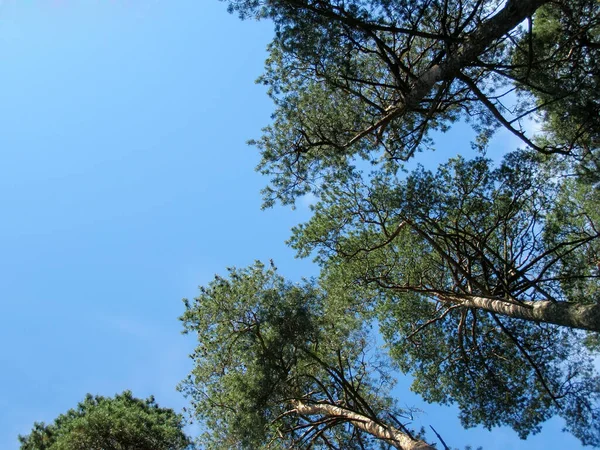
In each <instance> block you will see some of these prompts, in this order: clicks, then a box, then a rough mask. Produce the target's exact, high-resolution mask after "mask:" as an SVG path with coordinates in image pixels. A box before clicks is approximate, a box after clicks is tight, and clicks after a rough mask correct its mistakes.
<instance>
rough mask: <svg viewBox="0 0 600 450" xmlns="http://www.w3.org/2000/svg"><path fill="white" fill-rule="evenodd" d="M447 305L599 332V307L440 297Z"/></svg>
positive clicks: (455, 296) (546, 302)
mask: <svg viewBox="0 0 600 450" xmlns="http://www.w3.org/2000/svg"><path fill="white" fill-rule="evenodd" d="M438 298H439V299H440V300H441V301H442V302H444V303H452V304H455V305H463V306H465V307H467V308H475V309H482V310H484V311H490V312H493V313H496V314H501V315H503V316H507V317H513V318H515V319H523V320H530V321H533V322H543V323H552V324H554V325H561V326H564V327H569V328H578V329H581V330H589V331H596V332H600V304H599V303H595V304H587V305H585V304H583V305H582V304H578V303H567V302H550V301H547V300H540V301H523V302H516V301H514V302H511V301H506V300H502V299H497V298H489V297H479V296H476V295H469V296H458V295H439V296H438Z"/></svg>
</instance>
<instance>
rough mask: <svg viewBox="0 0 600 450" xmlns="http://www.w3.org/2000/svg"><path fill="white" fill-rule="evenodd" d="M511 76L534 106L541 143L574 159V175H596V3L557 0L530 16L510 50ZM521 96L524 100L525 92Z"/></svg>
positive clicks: (599, 32) (599, 108) (599, 141)
mask: <svg viewBox="0 0 600 450" xmlns="http://www.w3.org/2000/svg"><path fill="white" fill-rule="evenodd" d="M514 58H515V61H516V62H517V63H518V64H519V66H518V68H516V69H515V71H514V74H513V76H514V77H515V78H516V79H517V80H518V83H517V86H518V87H519V89H520V91H521V93H522V94H529V95H531V96H533V98H534V99H535V101H536V102H537V106H538V107H539V108H540V114H541V116H542V117H541V119H542V130H543V131H544V132H545V133H543V134H542V136H541V138H540V142H541V143H542V144H543V145H547V146H549V147H554V148H556V149H557V150H559V154H562V155H563V156H565V155H566V156H570V157H571V158H567V160H571V161H572V160H575V162H576V169H577V171H578V173H579V175H581V176H583V177H584V178H586V179H587V180H588V181H592V182H596V183H597V182H598V181H600V177H599V175H598V174H599V173H600V155H599V154H598V147H599V145H600V101H599V99H598V92H600V68H599V66H598V63H597V62H598V60H600V4H599V3H598V2H597V1H595V0H579V1H576V2H557V3H552V4H549V5H546V6H544V7H543V8H541V9H540V10H539V11H538V13H537V14H536V16H535V19H534V21H533V28H532V30H531V33H528V34H527V35H525V36H523V39H522V41H521V43H520V45H519V46H518V47H517V48H516V49H515V51H514ZM521 100H522V101H523V102H526V100H527V95H522V96H521Z"/></svg>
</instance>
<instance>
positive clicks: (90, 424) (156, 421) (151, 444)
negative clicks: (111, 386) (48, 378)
mask: <svg viewBox="0 0 600 450" xmlns="http://www.w3.org/2000/svg"><path fill="white" fill-rule="evenodd" d="M19 441H20V442H21V449H22V450H107V449H111V450H134V449H139V450H148V449H153V450H183V449H188V448H191V443H190V440H189V439H188V437H187V436H186V435H185V434H184V433H183V418H182V417H181V416H179V415H178V414H175V412H173V410H171V409H168V408H160V407H159V406H158V404H157V403H156V402H155V401H154V398H153V397H150V398H148V399H146V400H141V399H137V398H135V397H133V396H132V394H131V392H129V391H125V392H123V393H122V394H118V395H116V396H115V397H113V398H110V397H101V396H92V395H90V394H88V395H87V397H86V398H85V400H84V401H83V402H81V403H79V405H77V408H76V409H71V410H69V411H67V412H66V413H65V414H61V415H60V416H58V417H57V418H56V420H55V421H54V422H53V423H52V424H49V425H45V424H44V423H35V425H34V427H33V429H32V431H31V433H30V434H29V435H27V436H19Z"/></svg>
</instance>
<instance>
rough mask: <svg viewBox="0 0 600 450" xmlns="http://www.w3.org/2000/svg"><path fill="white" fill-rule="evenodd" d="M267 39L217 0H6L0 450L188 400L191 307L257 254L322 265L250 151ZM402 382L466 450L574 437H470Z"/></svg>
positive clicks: (0, 19) (299, 217)
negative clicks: (90, 401) (59, 424)
mask: <svg viewBox="0 0 600 450" xmlns="http://www.w3.org/2000/svg"><path fill="white" fill-rule="evenodd" d="M271 33H272V29H271V27H270V26H269V24H268V23H256V22H241V21H239V20H238V19H237V17H235V16H231V15H229V14H227V12H226V5H225V4H224V3H222V2H219V1H217V0H175V1H167V0H0V307H1V310H2V313H1V314H0V449H2V450H14V449H17V448H18V443H17V435H18V434H19V433H21V434H26V433H28V431H29V430H30V429H31V427H32V425H33V422H34V421H46V422H51V421H52V420H53V419H54V418H55V417H56V416H57V415H58V414H60V413H62V412H65V411H66V410H67V409H69V408H71V407H74V406H75V405H76V404H77V402H78V401H80V400H82V399H83V398H84V396H85V394H86V393H88V392H90V393H93V394H101V395H106V396H109V395H114V394H115V393H117V392H121V391H123V390H125V389H131V390H132V391H133V393H134V395H136V396H139V397H145V396H148V395H150V394H154V395H155V396H156V399H157V401H158V402H159V403H160V404H161V405H163V406H169V407H172V408H175V409H177V410H180V409H181V408H182V407H183V406H185V405H186V400H185V399H183V398H182V396H181V395H180V394H179V393H178V392H176V391H175V386H176V384H177V383H178V382H179V381H180V380H181V379H183V378H184V377H185V376H186V374H187V372H188V371H189V369H190V367H191V363H190V362H189V361H188V357H187V355H188V353H189V352H190V350H191V348H192V346H193V342H192V341H191V340H190V339H188V338H186V337H184V336H181V335H180V329H181V327H180V324H179V322H178V320H177V317H178V316H179V315H180V314H181V313H182V312H183V305H182V303H181V298H183V297H193V296H194V295H195V293H196V286H197V285H200V284H204V283H206V282H207V281H209V280H210V279H211V278H212V276H213V275H214V274H215V273H224V272H225V267H227V266H233V265H235V266H239V267H243V266H246V265H248V264H251V263H252V261H254V260H255V259H262V260H265V261H267V260H268V259H270V258H273V259H274V260H275V262H276V264H277V266H278V267H279V268H280V269H281V272H282V274H283V275H285V276H287V277H289V278H292V279H299V278H300V277H302V276H307V275H309V276H310V275H315V274H316V273H317V269H316V267H314V266H313V265H312V264H311V263H310V262H309V261H298V260H295V259H294V252H293V251H292V250H290V249H288V248H287V247H286V246H285V244H284V241H285V240H286V239H287V238H288V237H289V230H290V228H291V227H292V226H293V225H294V224H297V223H299V222H301V221H303V220H305V219H306V218H307V217H308V213H309V211H308V208H307V206H306V205H304V204H300V205H299V207H298V209H297V210H295V211H292V210H290V209H284V208H282V207H276V208H274V209H272V210H269V211H261V210H260V203H261V198H260V194H259V190H260V189H261V188H262V187H263V186H264V184H265V183H266V180H265V179H263V178H261V177H260V176H259V175H258V174H256V173H255V172H254V171H253V168H254V166H255V165H256V164H257V162H258V156H257V154H256V151H255V150H254V149H253V148H250V147H247V146H246V145H245V141H246V140H247V139H250V138H253V137H258V136H259V134H260V129H261V127H263V126H265V125H267V124H268V123H269V116H270V113H271V111H272V106H271V103H270V100H269V99H268V97H267V96H266V94H265V90H264V88H263V87H260V86H257V85H255V84H254V83H253V81H254V79H256V77H257V76H258V75H260V73H261V70H262V63H263V60H264V59H265V56H266V53H265V47H266V44H267V43H268V41H269V39H270V36H271ZM463 132H464V130H462V131H461V129H458V130H455V131H454V132H453V134H452V135H450V137H448V138H447V140H445V141H444V142H446V144H445V145H446V146H445V147H444V146H443V145H442V147H443V148H441V150H445V151H446V152H447V153H448V152H449V153H452V152H455V151H457V150H460V149H457V148H454V147H453V146H452V145H450V143H453V145H454V146H455V145H456V144H457V142H464V141H465V140H466V141H468V139H464V136H461V133H463ZM511 145H514V142H512V141H510V140H507V138H505V137H504V138H502V137H501V138H500V139H499V140H498V141H497V142H496V144H495V146H496V147H495V148H496V149H497V150H498V151H501V150H502V149H503V148H506V147H507V146H511ZM464 146H465V147H468V143H467V142H465V144H464ZM442 153H443V152H442ZM439 157H440V156H439V152H438V153H436V154H431V155H420V158H424V159H428V160H429V161H434V160H436V159H438V158H439ZM407 383H408V380H406V379H402V380H401V382H400V386H399V389H398V395H399V398H400V399H401V402H402V403H403V404H406V405H409V406H410V405H415V404H417V405H418V406H421V407H422V408H423V410H424V414H423V415H422V416H421V420H422V423H423V424H424V425H426V426H427V425H429V424H431V425H433V426H434V427H435V428H436V429H437V430H438V431H439V432H440V433H441V434H442V436H443V437H444V438H445V440H446V441H447V442H448V443H449V444H451V445H452V446H454V447H462V446H464V445H466V444H472V445H474V446H478V445H482V446H484V448H485V449H566V448H569V449H574V448H579V445H578V443H577V441H576V440H575V439H573V438H571V437H570V436H568V435H565V434H562V433H561V432H560V430H561V427H562V424H561V422H560V421H559V420H553V421H551V422H550V423H548V424H547V425H546V426H545V428H544V430H543V432H542V433H541V434H540V435H538V436H535V437H533V438H531V439H530V440H528V441H520V440H519V439H518V438H517V437H516V434H515V433H514V432H512V431H511V430H508V429H501V430H495V431H494V432H492V433H488V432H485V431H482V430H478V429H476V430H469V431H463V430H462V429H461V427H460V425H459V424H458V421H457V420H456V410H454V409H452V408H442V407H439V406H433V405H423V404H422V402H420V400H419V399H418V398H417V397H416V396H414V395H413V394H410V393H408V392H407V389H406V386H407ZM191 431H193V429H192V430H191Z"/></svg>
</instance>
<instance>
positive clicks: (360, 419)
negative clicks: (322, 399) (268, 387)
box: [295, 401, 435, 450]
mask: <svg viewBox="0 0 600 450" xmlns="http://www.w3.org/2000/svg"><path fill="white" fill-rule="evenodd" d="M295 410H296V412H297V413H298V414H302V415H305V416H314V415H319V416H327V417H338V418H340V419H344V420H347V421H348V422H350V423H351V424H352V425H353V426H355V427H356V428H359V429H361V430H363V431H364V432H366V433H369V434H370V435H372V436H374V437H376V438H378V439H381V440H384V441H386V442H387V443H389V444H390V445H392V446H394V447H395V448H398V449H401V450H435V447H432V446H431V445H429V444H427V443H425V442H423V441H419V440H415V439H412V438H411V437H410V436H408V435H407V434H406V433H403V432H402V431H400V430H398V429H396V428H394V427H391V426H385V427H384V426H382V425H379V424H378V423H376V422H374V421H373V420H372V419H369V418H368V417H366V416H363V415H362V414H358V413H355V412H353V411H350V410H347V409H345V408H341V407H339V406H335V405H331V404H328V403H316V404H309V405H307V404H305V403H302V402H300V401H297V402H296V403H295Z"/></svg>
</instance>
